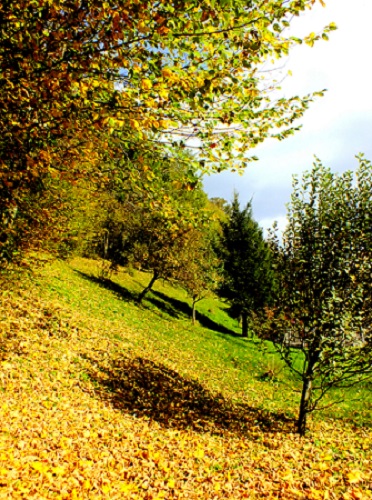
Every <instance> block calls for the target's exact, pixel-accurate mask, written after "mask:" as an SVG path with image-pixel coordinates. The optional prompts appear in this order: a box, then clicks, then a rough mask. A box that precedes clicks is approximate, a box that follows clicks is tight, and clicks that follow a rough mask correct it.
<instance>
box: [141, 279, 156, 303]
mask: <svg viewBox="0 0 372 500" xmlns="http://www.w3.org/2000/svg"><path fill="white" fill-rule="evenodd" d="M158 278H159V275H158V274H157V273H154V274H153V276H152V278H151V281H150V283H149V284H148V285H147V287H146V288H144V289H143V290H142V292H141V293H140V294H139V295H138V298H137V302H138V304H141V303H142V300H143V298H144V297H145V295H146V294H147V293H148V292H149V291H150V290H151V288H152V287H153V285H154V283H155V281H156V280H157V279H158Z"/></svg>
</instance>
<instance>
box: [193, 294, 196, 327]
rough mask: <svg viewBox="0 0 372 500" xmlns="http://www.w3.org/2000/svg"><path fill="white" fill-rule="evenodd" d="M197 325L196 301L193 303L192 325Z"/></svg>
mask: <svg viewBox="0 0 372 500" xmlns="http://www.w3.org/2000/svg"><path fill="white" fill-rule="evenodd" d="M195 323H196V300H193V301H192V324H193V325H195Z"/></svg>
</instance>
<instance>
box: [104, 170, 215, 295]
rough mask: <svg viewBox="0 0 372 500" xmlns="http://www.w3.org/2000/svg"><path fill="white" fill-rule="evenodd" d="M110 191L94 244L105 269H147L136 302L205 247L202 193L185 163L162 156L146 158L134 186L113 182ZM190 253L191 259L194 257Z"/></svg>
mask: <svg viewBox="0 0 372 500" xmlns="http://www.w3.org/2000/svg"><path fill="white" fill-rule="evenodd" d="M185 169H187V172H184V170H185ZM186 178H187V179H188V181H187V184H186V185H185V184H184V182H185V179H186ZM141 183H142V185H141ZM138 184H140V185H138ZM135 187H137V188H138V192H136V189H135ZM144 192H146V195H144V194H143V193H144ZM114 193H115V194H114V195H113V196H112V197H111V200H112V202H111V203H110V202H109V203H108V204H106V215H105V217H104V219H103V220H102V222H101V226H100V227H97V228H96V234H97V236H98V239H96V241H95V244H96V249H97V251H98V254H99V255H100V256H101V257H103V258H105V259H107V260H108V261H109V262H110V268H111V270H115V269H116V268H117V267H118V266H119V265H121V266H131V267H134V268H137V269H142V270H145V271H148V272H150V273H151V274H152V278H151V280H150V283H149V285H148V286H147V287H146V288H145V289H144V290H143V291H142V293H141V294H140V296H139V299H138V300H139V302H141V301H142V299H143V298H144V297H145V295H146V294H147V293H148V292H149V291H150V290H151V289H152V287H153V284H154V283H155V281H156V280H158V279H164V280H168V281H179V280H181V276H182V277H183V278H184V279H186V278H185V276H186V274H187V275H188V271H186V270H185V268H186V267H189V265H191V261H190V259H191V254H192V253H193V251H194V250H198V251H200V255H201V252H202V251H205V248H206V246H205V245H206V242H205V241H204V235H203V227H204V222H205V221H206V219H207V214H206V212H205V209H206V203H207V197H206V195H205V193H204V191H203V190H202V187H201V183H200V179H199V177H198V175H197V174H196V173H192V168H191V167H190V166H186V165H185V164H181V165H178V164H174V163H173V162H172V161H166V160H163V161H162V162H158V163H157V162H153V163H152V164H151V163H149V165H146V166H145V168H144V169H143V170H142V172H137V176H136V186H133V187H132V189H130V190H126V189H124V190H123V189H118V188H116V190H114ZM202 242H203V243H202ZM192 259H193V261H194V264H195V262H196V257H195V256H193V257H192ZM191 267H193V266H192V265H191ZM191 267H190V269H191ZM193 269H194V267H193ZM188 276H189V275H188ZM188 282H189V279H188Z"/></svg>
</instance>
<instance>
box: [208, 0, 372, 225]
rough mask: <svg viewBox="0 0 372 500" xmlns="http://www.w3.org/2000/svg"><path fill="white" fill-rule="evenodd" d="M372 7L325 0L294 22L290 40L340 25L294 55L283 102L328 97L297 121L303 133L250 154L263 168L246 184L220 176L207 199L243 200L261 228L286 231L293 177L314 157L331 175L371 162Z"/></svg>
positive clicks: (211, 179)
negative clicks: (314, 94) (362, 160)
mask: <svg viewBox="0 0 372 500" xmlns="http://www.w3.org/2000/svg"><path fill="white" fill-rule="evenodd" d="M371 19H372V0H353V1H352V2H351V1H350V0H326V7H325V8H323V7H322V6H321V5H320V4H319V5H316V7H314V8H313V9H312V10H311V11H308V12H306V13H305V14H304V15H303V16H301V17H300V18H296V19H294V22H293V23H292V25H291V32H292V33H291V34H293V35H306V34H309V33H310V32H312V31H315V32H319V31H321V29H322V28H323V27H324V26H325V25H327V24H329V23H330V22H335V23H336V24H337V27H338V29H337V31H332V32H331V33H330V40H329V41H328V42H326V41H323V40H322V41H319V42H317V43H316V44H315V45H314V47H312V48H310V47H308V46H307V45H304V44H303V45H301V46H298V47H296V48H295V49H294V50H292V52H291V54H290V56H289V58H288V60H287V61H286V63H285V64H286V66H285V68H286V70H287V69H288V70H291V71H292V76H291V77H287V78H286V79H285V81H284V82H283V84H282V95H284V96H286V97H290V96H293V95H304V94H307V93H309V92H312V91H316V90H322V89H327V92H326V93H325V96H324V97H322V98H319V99H317V101H316V102H314V103H313V104H311V105H310V109H309V110H307V112H306V114H305V116H304V117H303V118H302V119H301V120H300V121H299V123H300V124H302V129H301V130H300V131H299V132H296V134H295V135H294V136H292V137H290V138H288V139H286V140H284V141H281V142H279V141H276V140H272V139H271V140H269V141H266V142H265V143H263V144H261V145H259V146H258V147H257V148H255V149H253V150H251V151H250V153H251V154H254V155H256V156H258V157H259V161H257V162H253V163H250V165H249V166H248V167H247V169H246V171H245V172H244V174H243V176H239V175H238V174H236V173H231V172H222V173H220V174H214V175H211V176H208V177H205V178H204V188H205V190H206V192H207V194H208V195H209V197H222V198H225V199H226V200H228V201H231V199H232V196H233V192H234V190H236V191H237V192H238V193H239V199H240V201H241V203H242V204H245V203H247V202H248V201H249V200H251V199H252V207H253V214H254V217H255V219H256V220H257V221H258V222H259V223H260V224H261V226H262V227H263V228H265V229H266V228H268V227H271V225H272V223H273V222H274V221H275V220H276V221H278V224H279V228H280V229H284V227H285V221H286V203H288V202H289V201H290V195H291V192H292V176H293V174H297V175H301V173H302V172H304V171H305V170H310V169H311V168H312V165H313V162H314V155H315V156H317V157H318V158H319V159H320V160H321V161H322V163H323V164H324V165H325V166H327V167H330V168H331V169H332V170H333V171H338V172H343V171H345V170H353V169H355V168H356V167H357V164H358V163H357V160H356V159H355V156H356V155H357V154H358V153H364V155H365V157H366V158H367V159H370V160H371V161H372V58H371V53H372V38H371V31H370V30H371V28H370V23H371Z"/></svg>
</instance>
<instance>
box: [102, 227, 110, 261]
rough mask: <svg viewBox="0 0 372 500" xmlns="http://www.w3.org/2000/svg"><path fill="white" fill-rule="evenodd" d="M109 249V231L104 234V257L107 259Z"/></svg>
mask: <svg viewBox="0 0 372 500" xmlns="http://www.w3.org/2000/svg"><path fill="white" fill-rule="evenodd" d="M108 249H109V232H108V231H107V232H106V233H105V234H104V235H103V258H104V259H107V255H108Z"/></svg>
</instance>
